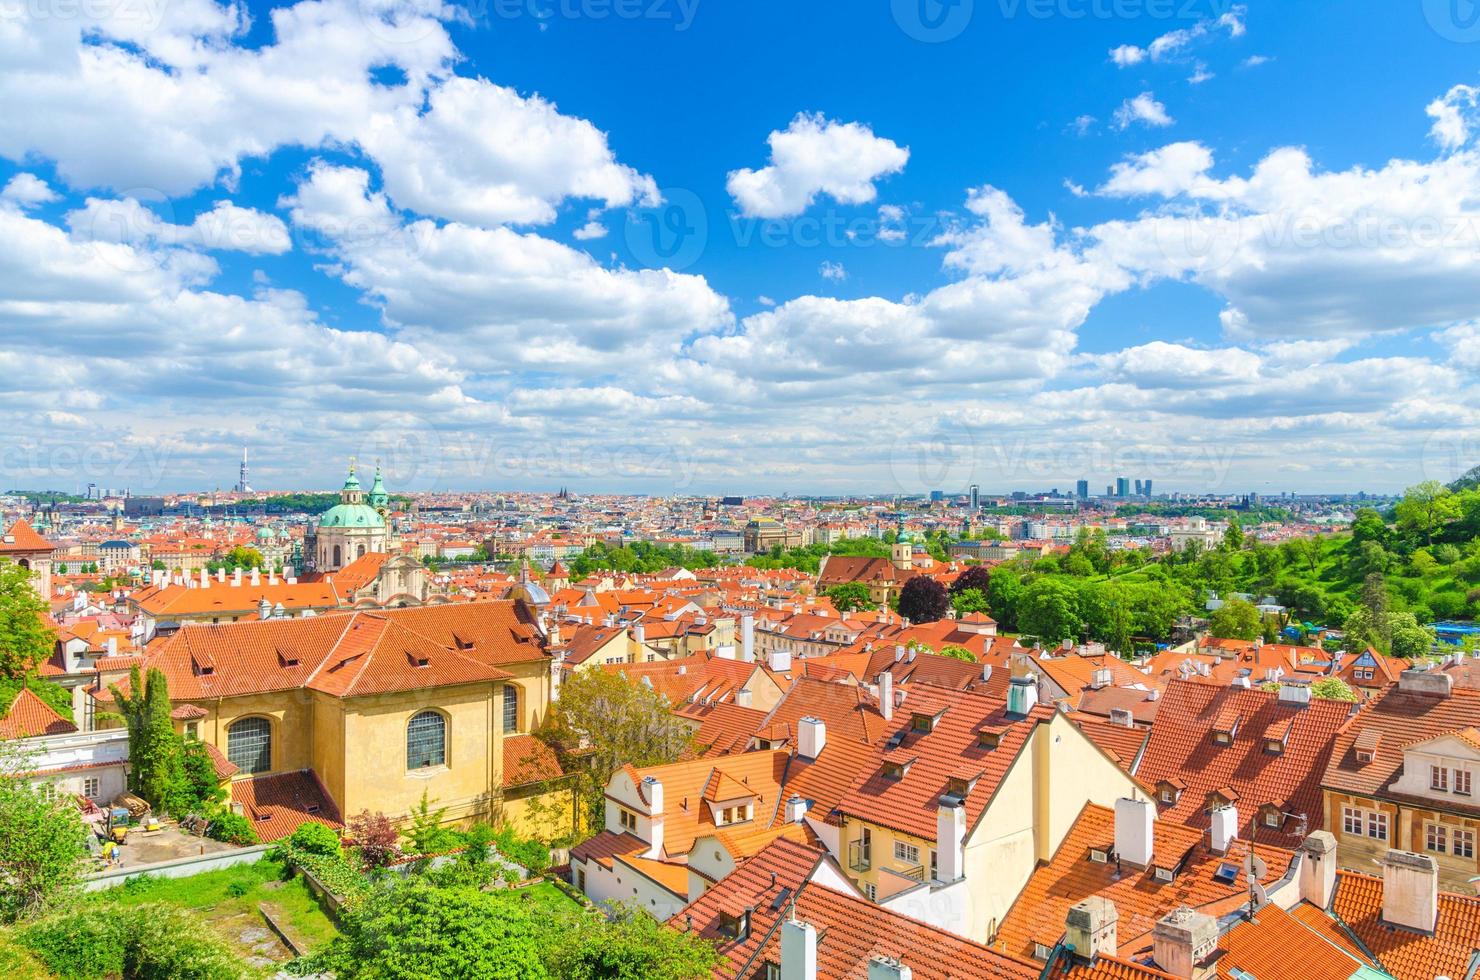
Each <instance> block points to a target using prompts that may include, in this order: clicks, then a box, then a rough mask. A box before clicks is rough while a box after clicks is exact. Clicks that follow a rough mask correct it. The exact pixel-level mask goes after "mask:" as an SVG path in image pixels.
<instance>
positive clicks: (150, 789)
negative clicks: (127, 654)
mask: <svg viewBox="0 0 1480 980" xmlns="http://www.w3.org/2000/svg"><path fill="white" fill-rule="evenodd" d="M108 691H109V693H111V694H112V695H113V703H114V704H116V705H117V706H118V713H119V714H120V715H121V716H122V718H123V721H124V724H126V725H127V726H128V748H129V771H128V782H129V789H131V790H133V791H134V792H135V793H137V794H139V795H140V796H141V797H143V798H144V799H146V800H148V801H149V802H150V803H152V804H154V805H155V806H157V807H160V808H161V809H163V808H165V807H166V806H167V805H168V804H169V803H170V801H172V800H177V799H179V795H178V794H179V792H180V784H181V783H182V782H183V779H184V770H183V767H182V763H181V754H182V749H181V745H180V737H179V736H178V735H177V734H176V733H175V726H174V723H173V722H172V721H171V720H170V693H169V682H168V681H167V680H166V679H165V676H164V672H163V671H161V670H160V669H159V668H158V667H151V668H149V673H148V675H147V676H145V677H144V679H143V681H142V683H141V682H140V677H139V668H138V667H137V666H135V667H133V668H132V669H131V670H130V671H129V689H128V692H127V693H125V692H124V691H122V690H121V689H120V688H119V686H118V685H117V684H111V685H109V687H108Z"/></svg>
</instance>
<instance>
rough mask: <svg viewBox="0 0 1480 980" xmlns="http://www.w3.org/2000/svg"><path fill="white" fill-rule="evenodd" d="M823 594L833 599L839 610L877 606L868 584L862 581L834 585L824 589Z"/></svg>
mask: <svg viewBox="0 0 1480 980" xmlns="http://www.w3.org/2000/svg"><path fill="white" fill-rule="evenodd" d="M822 594H823V595H825V596H827V597H828V598H829V599H831V600H832V603H833V606H834V607H835V608H836V609H837V610H838V612H852V611H853V610H855V609H874V608H876V606H875V604H874V600H873V599H872V598H871V597H870V596H869V592H868V586H866V585H864V584H863V583H862V582H845V583H843V584H842V585H834V586H833V587H832V588H829V589H824V590H823V592H822Z"/></svg>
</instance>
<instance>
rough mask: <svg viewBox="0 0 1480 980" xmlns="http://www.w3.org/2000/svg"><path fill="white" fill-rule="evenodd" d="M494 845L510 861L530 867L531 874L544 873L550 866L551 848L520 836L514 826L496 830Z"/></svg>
mask: <svg viewBox="0 0 1480 980" xmlns="http://www.w3.org/2000/svg"><path fill="white" fill-rule="evenodd" d="M493 846H494V849H495V850H497V851H498V852H499V853H500V854H502V855H503V856H504V857H506V858H508V859H509V860H510V861H513V862H514V863H515V864H521V865H523V866H524V867H526V868H528V869H529V873H530V874H531V875H540V874H544V873H545V871H547V870H548V869H549V867H550V849H549V848H548V847H546V846H545V845H544V844H541V843H540V842H539V841H537V840H530V839H528V838H525V837H520V836H519V835H518V834H516V833H514V829H513V828H512V827H500V828H498V829H497V830H496V831H494V833H493Z"/></svg>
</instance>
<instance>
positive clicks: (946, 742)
mask: <svg viewBox="0 0 1480 980" xmlns="http://www.w3.org/2000/svg"><path fill="white" fill-rule="evenodd" d="M942 712H943V713H942ZM916 714H924V715H931V716H938V720H937V721H936V722H935V726H934V730H933V731H930V732H928V733H927V732H918V731H914V730H913V728H912V719H913V717H914V716H915V715H916ZM1053 716H1054V709H1053V708H1051V707H1049V706H1047V705H1038V706H1036V707H1035V708H1034V709H1033V710H1032V711H1031V712H1030V713H1029V714H1028V715H1027V716H1026V717H1019V716H1015V715H1010V714H1008V712H1007V703H1006V702H1005V701H1003V700H1001V699H998V698H992V697H987V696H985V695H980V694H973V693H971V692H969V691H948V690H945V689H944V688H937V687H930V686H926V685H917V686H915V687H913V688H911V689H910V692H909V695H908V697H907V698H906V700H905V702H904V704H903V705H902V706H900V707H898V708H896V709H895V713H894V721H893V725H892V728H893V731H894V734H893V735H892V736H891V737H890V740H889V744H891V745H894V746H895V747H894V748H893V749H892V750H890V751H889V752H888V753H887V756H888V757H890V758H893V759H897V760H898V761H901V762H903V761H907V760H909V759H913V762H912V763H911V764H910V765H909V767H908V769H907V770H906V771H905V773H904V775H903V776H902V777H898V778H896V777H892V776H889V775H886V774H885V772H884V770H883V767H882V766H874V767H871V768H870V769H869V770H866V771H864V772H863V773H861V774H860V775H859V776H858V777H857V778H856V779H855V780H854V783H853V785H852V787H851V788H850V789H849V790H848V792H847V793H846V794H844V796H843V798H842V800H841V801H840V802H839V803H838V807H837V810H838V812H839V813H840V814H847V815H851V816H855V817H859V818H861V819H864V820H867V821H869V822H870V823H875V824H879V825H880V826H884V827H891V828H893V829H895V830H899V831H903V832H904V833H907V834H912V835H914V836H916V837H919V838H921V839H923V840H934V839H935V832H936V815H937V811H938V809H939V801H940V796H941V794H942V793H943V792H944V791H945V787H946V785H947V782H948V780H950V779H951V778H952V777H960V778H964V779H968V780H975V784H974V786H973V788H972V790H971V792H970V793H969V794H967V798H966V826H967V827H968V828H972V827H974V826H975V825H976V822H977V820H978V819H979V818H980V817H981V815H982V813H983V812H984V811H985V810H986V807H987V803H988V802H989V801H990V800H991V798H992V796H993V795H994V794H995V793H996V791H997V787H998V785H999V784H1000V782H1001V780H1002V777H1003V776H1005V775H1006V774H1007V770H1008V769H1009V768H1010V767H1011V766H1012V763H1013V760H1015V759H1016V758H1017V755H1018V753H1019V752H1020V751H1021V750H1022V748H1023V746H1024V745H1025V744H1027V741H1028V737H1029V736H1030V735H1031V734H1032V731H1033V729H1034V728H1035V727H1036V726H1037V725H1038V724H1040V723H1042V722H1046V721H1049V720H1051V719H1052V718H1053ZM988 728H990V729H996V730H1000V732H1001V741H1000V743H999V744H998V745H997V747H996V748H986V747H983V746H982V745H981V744H979V733H980V732H981V731H982V730H983V729H988ZM896 739H898V741H897V742H896Z"/></svg>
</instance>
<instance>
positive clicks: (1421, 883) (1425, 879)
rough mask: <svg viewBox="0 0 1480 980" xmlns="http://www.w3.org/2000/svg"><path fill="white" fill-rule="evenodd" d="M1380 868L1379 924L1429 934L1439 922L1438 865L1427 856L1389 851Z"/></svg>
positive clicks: (1409, 852)
mask: <svg viewBox="0 0 1480 980" xmlns="http://www.w3.org/2000/svg"><path fill="white" fill-rule="evenodd" d="M1379 863H1380V864H1381V865H1382V921H1384V922H1386V923H1387V924H1388V925H1390V926H1397V927H1398V928H1400V929H1412V930H1413V931H1415V932H1424V933H1432V932H1433V931H1434V923H1435V922H1437V921H1438V919H1439V864H1438V862H1437V861H1435V860H1434V859H1433V858H1432V857H1431V856H1429V855H1427V854H1414V853H1412V852H1411V851H1388V852H1387V855H1386V856H1385V857H1383V858H1382V860H1381V861H1380V862H1379Z"/></svg>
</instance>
